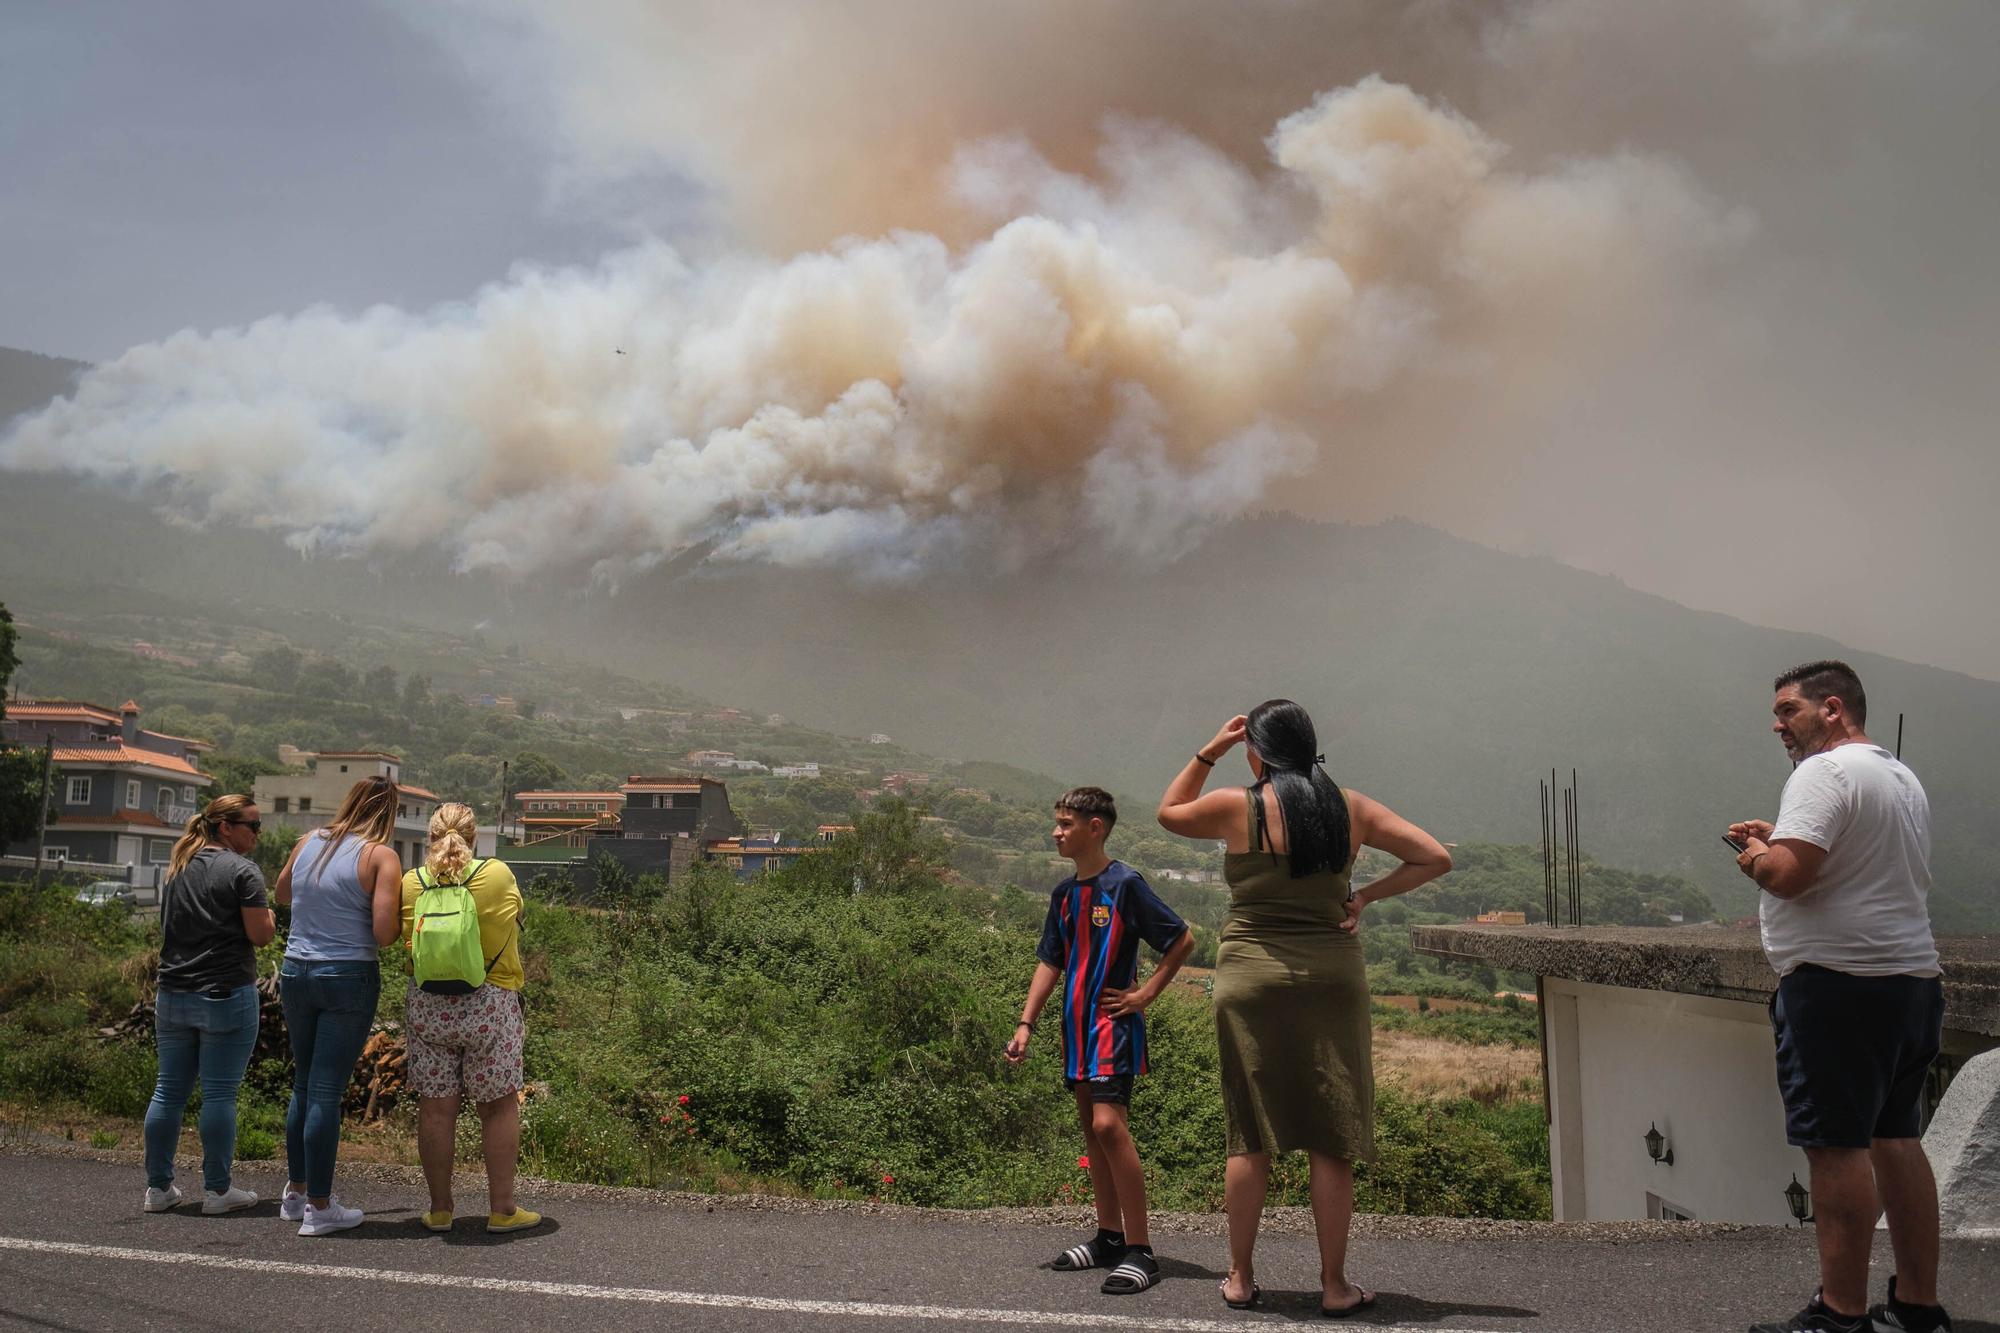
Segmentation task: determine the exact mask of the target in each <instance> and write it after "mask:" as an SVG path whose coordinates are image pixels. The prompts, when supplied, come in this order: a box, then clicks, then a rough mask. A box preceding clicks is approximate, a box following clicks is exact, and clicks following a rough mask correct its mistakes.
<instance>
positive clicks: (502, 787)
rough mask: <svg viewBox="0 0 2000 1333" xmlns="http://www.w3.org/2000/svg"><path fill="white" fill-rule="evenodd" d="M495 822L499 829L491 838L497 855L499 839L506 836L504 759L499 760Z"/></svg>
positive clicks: (505, 776)
mask: <svg viewBox="0 0 2000 1333" xmlns="http://www.w3.org/2000/svg"><path fill="white" fill-rule="evenodd" d="M496 822H497V823H498V825H499V831H498V832H497V833H496V834H495V835H494V838H493V842H494V847H493V854H494V855H495V856H498V855H499V854H500V846H499V843H500V839H502V838H504V837H506V836H507V761H506V760H505V759H502V760H501V761H500V817H499V819H498V820H497V821H496Z"/></svg>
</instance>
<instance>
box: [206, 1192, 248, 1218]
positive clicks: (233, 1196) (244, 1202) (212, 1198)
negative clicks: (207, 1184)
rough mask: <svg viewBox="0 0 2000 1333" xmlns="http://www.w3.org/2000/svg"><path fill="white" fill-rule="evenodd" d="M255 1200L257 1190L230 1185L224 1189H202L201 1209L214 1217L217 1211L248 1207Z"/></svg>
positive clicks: (230, 1210) (230, 1211)
mask: <svg viewBox="0 0 2000 1333" xmlns="http://www.w3.org/2000/svg"><path fill="white" fill-rule="evenodd" d="M256 1202H257V1191H255V1190H246V1189H243V1188H241V1187H239V1186H236V1185H231V1186H230V1187H229V1188H228V1189H226V1190H203V1191H202V1195H201V1211H202V1212H204V1213H206V1214H208V1215H209V1216H210V1217H214V1216H216V1215H217V1214H218V1213H233V1212H235V1211H237V1210H238V1209H240V1208H248V1207H250V1206H251V1205H253V1204H255V1203H256Z"/></svg>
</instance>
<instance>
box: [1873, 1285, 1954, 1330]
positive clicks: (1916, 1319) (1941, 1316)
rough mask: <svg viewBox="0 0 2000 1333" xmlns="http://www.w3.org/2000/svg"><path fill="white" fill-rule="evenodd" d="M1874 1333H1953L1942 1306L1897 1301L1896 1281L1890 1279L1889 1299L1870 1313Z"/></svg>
mask: <svg viewBox="0 0 2000 1333" xmlns="http://www.w3.org/2000/svg"><path fill="white" fill-rule="evenodd" d="M1868 1318H1869V1321H1870V1326H1871V1328H1872V1329H1873V1330H1874V1333H1951V1316H1950V1315H1948V1314H1946V1313H1945V1312H1944V1307H1943V1306H1942V1305H1912V1304H1910V1303H1909V1302H1908V1301H1899V1300H1897V1299H1896V1279H1895V1278H1893V1277H1892V1278H1890V1279H1889V1299H1888V1302H1887V1303H1886V1304H1883V1305H1878V1306H1876V1307H1875V1308H1874V1309H1872V1310H1870V1311H1869V1312H1868Z"/></svg>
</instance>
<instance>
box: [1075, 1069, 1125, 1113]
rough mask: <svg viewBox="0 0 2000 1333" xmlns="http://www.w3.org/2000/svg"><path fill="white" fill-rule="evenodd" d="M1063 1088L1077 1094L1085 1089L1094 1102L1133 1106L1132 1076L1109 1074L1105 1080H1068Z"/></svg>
mask: <svg viewBox="0 0 2000 1333" xmlns="http://www.w3.org/2000/svg"><path fill="white" fill-rule="evenodd" d="M1063 1087H1065V1088H1067V1089H1069V1090H1070V1091H1071V1092H1075V1091H1076V1090H1077V1089H1078V1088H1083V1089H1085V1090H1086V1091H1087V1092H1088V1093H1089V1094H1090V1100H1091V1101H1093V1102H1110V1103H1111V1104H1112V1105H1114V1106H1130V1105H1131V1104H1132V1076H1131V1075H1130V1074H1108V1075H1106V1076H1105V1077H1103V1078H1066V1079H1064V1080H1063Z"/></svg>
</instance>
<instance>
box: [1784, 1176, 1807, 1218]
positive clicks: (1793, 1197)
mask: <svg viewBox="0 0 2000 1333" xmlns="http://www.w3.org/2000/svg"><path fill="white" fill-rule="evenodd" d="M1785 1207H1787V1208H1789V1209H1791V1212H1792V1219H1793V1220H1794V1221H1796V1222H1797V1223H1798V1224H1799V1225H1800V1226H1804V1225H1805V1224H1806V1223H1808V1222H1810V1221H1812V1220H1813V1215H1812V1194H1811V1192H1810V1191H1808V1190H1807V1189H1806V1187H1805V1186H1804V1185H1801V1184H1799V1173H1798V1172H1796V1171H1794V1172H1792V1183H1791V1184H1789V1185H1787V1186H1785Z"/></svg>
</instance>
